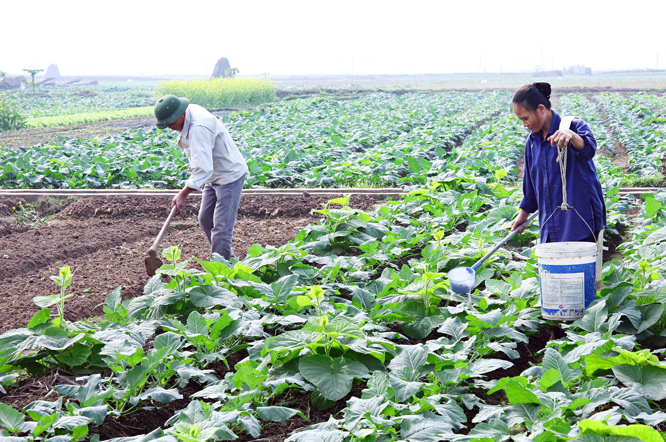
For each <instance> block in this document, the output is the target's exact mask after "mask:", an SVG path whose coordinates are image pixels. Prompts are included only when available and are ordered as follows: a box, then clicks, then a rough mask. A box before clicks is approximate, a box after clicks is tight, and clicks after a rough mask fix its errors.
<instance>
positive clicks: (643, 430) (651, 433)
mask: <svg viewBox="0 0 666 442" xmlns="http://www.w3.org/2000/svg"><path fill="white" fill-rule="evenodd" d="M578 428H580V432H581V434H597V435H600V436H629V437H635V438H638V439H640V440H642V441H643V442H663V439H662V437H661V436H660V435H659V432H658V431H657V430H655V429H654V428H651V427H648V426H647V425H639V424H634V425H626V426H615V425H614V426H609V425H606V424H604V423H603V422H599V421H595V420H592V419H584V420H582V421H580V422H578Z"/></svg>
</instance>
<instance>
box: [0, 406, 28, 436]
mask: <svg viewBox="0 0 666 442" xmlns="http://www.w3.org/2000/svg"><path fill="white" fill-rule="evenodd" d="M24 423H25V416H24V415H23V414H22V413H19V412H18V411H16V410H14V409H13V408H12V407H10V406H9V405H5V404H0V426H1V427H5V428H7V429H8V430H10V431H12V432H19V431H20V430H21V427H22V426H23V424H24Z"/></svg>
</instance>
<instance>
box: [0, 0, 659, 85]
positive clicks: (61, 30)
mask: <svg viewBox="0 0 666 442" xmlns="http://www.w3.org/2000/svg"><path fill="white" fill-rule="evenodd" d="M665 17H666V0H649V1H642V0H634V1H631V2H627V1H623V2H616V1H612V0H604V1H598V0H592V1H588V0H576V1H570V0H564V1H559V2H554V1H551V2H547V1H540V0H520V1H514V0H508V1H502V0H495V1H491V0H456V1H434V0H405V1H393V0H381V1H380V0H353V1H349V0H337V1H316V0H309V1H306V0H298V1H291V0H272V1H265V0H255V1H252V0H235V1H226V0H181V1H170V0H162V1H153V0H132V1H127V0H114V1H109V2H97V1H90V0H86V1H74V0H71V1H68V0H61V1H53V0H50V1H46V0H44V1H42V0H30V1H29V2H19V1H3V2H2V6H1V7H0V23H2V28H1V29H2V40H0V70H2V71H5V72H8V73H21V70H22V69H24V68H26V69H46V67H47V66H48V65H49V64H51V63H55V64H57V65H58V67H59V69H60V73H61V74H62V75H165V76H168V75H196V76H208V75H210V74H211V73H212V70H213V67H214V65H215V62H216V61H217V60H218V59H219V58H220V57H223V56H226V57H228V58H229V60H230V62H231V66H232V67H237V68H238V69H239V70H240V74H241V75H250V74H263V73H268V74H269V76H270V75H271V74H272V75H277V74H327V73H330V74H350V73H353V74H357V75H361V74H395V73H404V74H416V73H418V74H425V73H449V72H480V71H482V70H486V71H488V72H500V71H502V72H515V71H523V72H531V71H533V70H534V69H535V68H536V67H537V66H539V67H541V68H542V69H547V70H548V69H561V68H563V67H565V66H570V65H575V64H584V65H587V66H590V67H592V69H593V70H595V71H600V70H612V69H636V68H637V69H641V68H652V69H653V68H657V67H658V68H661V69H666V25H664V21H665V20H666V18H665Z"/></svg>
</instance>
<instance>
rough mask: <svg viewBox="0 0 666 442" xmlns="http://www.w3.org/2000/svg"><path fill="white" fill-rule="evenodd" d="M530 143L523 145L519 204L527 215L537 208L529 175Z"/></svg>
mask: <svg viewBox="0 0 666 442" xmlns="http://www.w3.org/2000/svg"><path fill="white" fill-rule="evenodd" d="M529 149H530V142H529V140H528V141H527V143H526V144H525V164H524V167H523V200H522V201H521V202H520V208H521V209H523V210H524V211H525V212H527V213H534V212H536V211H537V209H538V208H539V204H538V203H537V196H536V192H535V191H534V183H533V182H532V176H531V174H530V155H529Z"/></svg>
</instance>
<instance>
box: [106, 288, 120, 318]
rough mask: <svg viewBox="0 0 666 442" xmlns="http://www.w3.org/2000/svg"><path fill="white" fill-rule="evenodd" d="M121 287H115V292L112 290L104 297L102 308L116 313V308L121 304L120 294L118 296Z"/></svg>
mask: <svg viewBox="0 0 666 442" xmlns="http://www.w3.org/2000/svg"><path fill="white" fill-rule="evenodd" d="M121 287H122V286H118V287H116V289H115V290H113V291H112V292H110V293H109V294H108V295H107V296H106V301H105V302H104V308H106V309H108V310H110V311H112V312H115V311H116V309H117V308H118V306H119V305H120V303H121V302H122V297H121V294H120V289H121Z"/></svg>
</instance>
